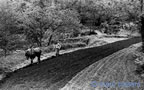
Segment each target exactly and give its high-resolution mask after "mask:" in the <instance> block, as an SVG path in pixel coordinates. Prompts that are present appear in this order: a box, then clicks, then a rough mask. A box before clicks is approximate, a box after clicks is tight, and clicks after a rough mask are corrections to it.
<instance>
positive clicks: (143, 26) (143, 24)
mask: <svg viewBox="0 0 144 90" xmlns="http://www.w3.org/2000/svg"><path fill="white" fill-rule="evenodd" d="M140 19H141V20H140V21H141V29H140V32H141V38H142V52H144V13H143V0H141V17H140Z"/></svg>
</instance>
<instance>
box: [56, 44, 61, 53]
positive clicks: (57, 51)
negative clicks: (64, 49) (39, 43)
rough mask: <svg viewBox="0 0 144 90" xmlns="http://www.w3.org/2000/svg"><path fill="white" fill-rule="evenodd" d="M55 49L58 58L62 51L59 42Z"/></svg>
mask: <svg viewBox="0 0 144 90" xmlns="http://www.w3.org/2000/svg"><path fill="white" fill-rule="evenodd" d="M55 49H56V56H59V51H60V49H61V44H60V43H59V42H57V43H56V45H55Z"/></svg>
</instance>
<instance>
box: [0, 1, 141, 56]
mask: <svg viewBox="0 0 144 90" xmlns="http://www.w3.org/2000/svg"><path fill="white" fill-rule="evenodd" d="M141 6H142V5H141V1H138V0H1V1H0V43H1V44H0V49H2V50H3V51H4V53H5V55H6V53H7V52H8V51H12V50H17V49H26V48H28V47H29V46H30V45H34V46H49V45H51V44H52V42H53V41H58V40H60V39H65V38H74V37H78V36H80V35H81V32H83V30H85V29H88V30H90V32H93V31H94V30H99V31H101V32H103V33H106V34H116V33H117V32H118V31H120V29H121V28H122V29H125V30H128V31H130V30H133V31H138V30H139V23H140V22H139V20H140V19H139V16H140V15H141ZM131 23H132V24H131ZM125 27H126V28H125Z"/></svg>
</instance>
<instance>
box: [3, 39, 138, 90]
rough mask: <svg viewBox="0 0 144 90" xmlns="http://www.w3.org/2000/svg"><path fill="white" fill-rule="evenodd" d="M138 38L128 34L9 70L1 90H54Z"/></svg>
mask: <svg viewBox="0 0 144 90" xmlns="http://www.w3.org/2000/svg"><path fill="white" fill-rule="evenodd" d="M140 41H141V39H140V38H138V37H137V38H131V39H128V40H123V41H118V42H114V43H111V44H107V45H104V46H100V47H94V48H89V49H85V50H78V51H75V52H72V53H67V54H64V55H61V56H59V57H55V58H52V59H48V60H44V61H43V62H42V63H40V64H39V65H37V64H34V65H32V66H27V67H25V68H22V69H19V70H17V71H15V72H13V73H11V74H9V75H8V77H7V78H5V79H4V80H3V81H1V90H16V88H17V90H28V89H30V88H31V89H32V90H47V89H46V88H48V90H58V88H62V87H63V86H64V85H65V84H66V83H67V82H68V81H69V80H71V79H72V77H73V76H75V75H76V74H77V73H78V72H80V71H81V70H83V69H84V68H86V67H88V66H89V65H91V64H92V63H94V62H96V61H98V60H100V59H102V58H104V57H106V56H108V55H110V54H113V53H115V52H116V51H118V50H121V49H123V48H126V47H128V46H130V45H131V44H135V43H138V42H140Z"/></svg>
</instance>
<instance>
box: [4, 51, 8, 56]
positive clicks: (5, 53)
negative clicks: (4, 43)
mask: <svg viewBox="0 0 144 90" xmlns="http://www.w3.org/2000/svg"><path fill="white" fill-rule="evenodd" d="M4 56H5V57H6V56H7V50H6V49H4Z"/></svg>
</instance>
